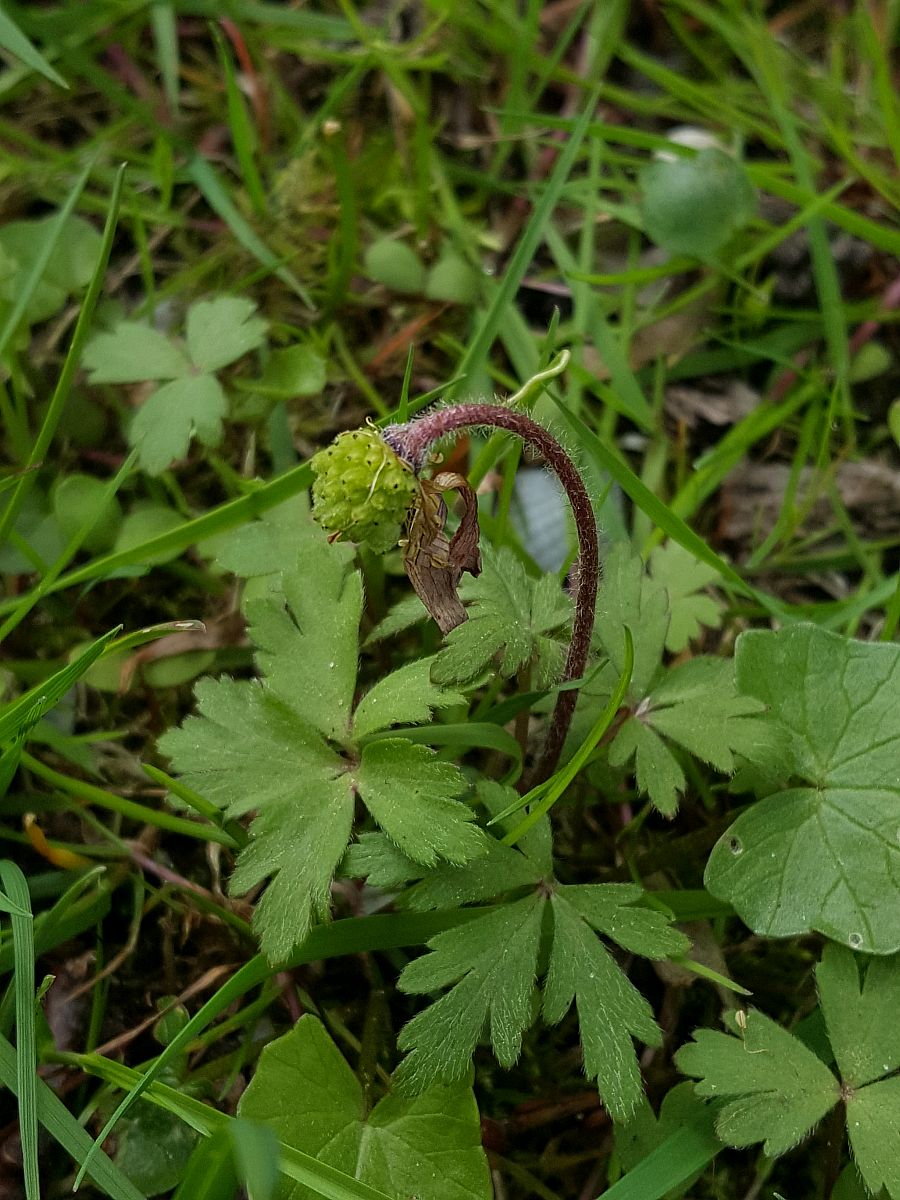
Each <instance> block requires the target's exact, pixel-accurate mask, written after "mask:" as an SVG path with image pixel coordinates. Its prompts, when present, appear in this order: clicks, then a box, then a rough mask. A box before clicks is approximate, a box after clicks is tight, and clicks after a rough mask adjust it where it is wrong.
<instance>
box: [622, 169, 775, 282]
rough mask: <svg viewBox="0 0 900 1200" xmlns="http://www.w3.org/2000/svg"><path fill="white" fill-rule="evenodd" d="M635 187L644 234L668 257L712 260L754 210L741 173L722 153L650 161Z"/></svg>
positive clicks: (751, 194) (749, 186)
mask: <svg viewBox="0 0 900 1200" xmlns="http://www.w3.org/2000/svg"><path fill="white" fill-rule="evenodd" d="M640 186H641V193H642V194H641V213H642V216H643V218H644V226H645V228H646V230H647V235H648V237H650V238H651V239H652V240H653V241H654V242H656V244H657V245H658V246H662V248H663V249H665V250H668V251H669V252H670V253H671V254H689V255H691V256H693V257H694V258H700V259H704V260H709V259H711V258H714V257H715V255H716V253H717V252H718V251H719V250H720V249H721V248H722V246H724V245H725V243H726V242H727V241H729V240H730V238H731V237H732V236H733V235H734V234H735V233H736V232H737V231H738V230H739V229H741V228H742V227H743V226H744V225H746V224H747V222H748V221H749V220H750V219H751V218H752V217H753V215H754V213H755V211H756V193H755V192H754V190H753V185H752V184H751V182H750V178H749V176H748V175H747V172H746V171H745V170H744V167H743V166H742V165H741V164H740V163H739V162H738V161H737V160H736V159H734V158H732V157H731V155H730V154H726V153H725V152H724V151H722V150H703V151H701V153H700V154H698V155H697V156H696V158H679V159H676V160H675V161H674V162H654V163H651V164H650V165H649V166H648V167H645V168H644V170H643V171H642V172H641V177H640Z"/></svg>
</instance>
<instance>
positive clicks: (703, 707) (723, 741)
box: [609, 658, 771, 816]
mask: <svg viewBox="0 0 900 1200" xmlns="http://www.w3.org/2000/svg"><path fill="white" fill-rule="evenodd" d="M764 707H765V706H764V705H763V704H762V702H761V701H759V700H755V699H753V697H750V696H742V695H740V694H739V693H738V690H737V687H736V686H735V682H734V671H733V667H732V664H731V663H730V662H729V661H728V660H727V659H721V658H693V659H690V660H689V661H688V662H686V663H683V664H682V665H681V666H678V667H673V668H672V669H671V670H669V671H667V672H666V674H665V675H664V676H663V677H662V679H661V680H660V682H659V683H658V684H657V685H656V686H655V687H654V688H653V689H652V690H651V691H650V692H649V693H648V694H647V695H646V696H645V697H644V699H643V700H642V701H641V703H640V704H639V705H638V708H637V711H636V714H635V715H634V716H633V717H630V718H629V719H628V720H627V721H626V722H625V723H624V724H623V726H622V728H621V729H620V730H619V732H618V734H617V735H616V738H615V741H614V742H613V744H612V746H611V748H610V753H609V761H610V763H611V764H612V765H613V766H623V765H624V764H625V763H627V762H628V760H629V759H630V758H631V756H632V755H634V756H635V759H636V767H635V772H636V777H637V783H638V787H639V788H640V790H641V791H644V792H646V793H647V794H648V795H649V796H650V799H651V800H652V801H653V804H654V805H655V807H656V808H658V809H659V810H660V812H662V813H665V814H666V815H667V816H671V815H672V814H673V813H674V812H675V809H676V808H677V806H678V798H679V795H680V793H681V792H682V791H683V790H684V786H685V781H684V775H683V772H682V770H681V767H680V766H679V764H678V761H677V759H676V758H675V757H674V755H673V754H672V752H671V750H669V748H668V747H667V746H666V745H665V741H671V742H675V743H677V744H678V745H680V746H682V747H683V748H684V749H685V750H687V751H689V752H690V753H691V754H693V755H694V756H695V757H696V758H699V759H702V760H703V761H705V762H708V763H709V764H710V766H712V767H715V768H716V770H718V771H722V772H724V773H726V774H731V772H732V771H733V770H734V767H735V754H742V755H745V756H748V757H750V756H752V755H758V754H759V753H760V750H761V747H763V746H766V745H769V744H770V742H771V737H770V736H769V735H768V730H767V728H766V726H765V723H764V722H762V721H760V720H758V716H759V714H760V713H761V712H762V711H763V709H764ZM664 739H665V740H664Z"/></svg>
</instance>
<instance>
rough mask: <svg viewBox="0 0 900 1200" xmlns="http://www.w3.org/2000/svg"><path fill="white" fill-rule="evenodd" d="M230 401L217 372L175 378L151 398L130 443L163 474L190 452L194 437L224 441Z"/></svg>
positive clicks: (130, 435) (153, 471)
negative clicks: (224, 423)
mask: <svg viewBox="0 0 900 1200" xmlns="http://www.w3.org/2000/svg"><path fill="white" fill-rule="evenodd" d="M227 411H228V401H227V400H226V398H225V393H224V392H223V391H222V385H221V384H220V383H219V381H218V379H216V378H215V376H214V375H193V376H190V377H189V378H187V379H173V380H172V381H171V383H164V384H163V385H162V387H159V388H157V389H156V391H155V392H151V394H150V395H149V396H148V397H147V399H146V400H145V401H144V403H143V404H142V405H141V407H140V408H139V409H138V411H137V413H136V414H135V417H134V420H133V421H132V422H131V425H130V427H129V430H128V443H129V445H131V446H134V447H136V448H137V452H138V462H139V463H140V465H141V466H142V467H143V468H144V470H145V471H147V472H149V473H150V474H151V475H159V474H160V473H161V472H163V471H165V470H166V468H167V467H169V466H171V464H172V463H173V462H174V461H175V460H176V459H178V458H184V456H185V455H186V454H187V451H188V446H189V445H190V443H191V439H192V438H194V437H196V438H197V439H198V440H199V441H201V442H202V443H203V444H204V446H217V445H218V444H219V442H220V441H221V440H222V422H223V420H224V418H225V414H226V413H227Z"/></svg>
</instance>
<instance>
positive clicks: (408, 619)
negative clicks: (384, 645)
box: [365, 596, 428, 646]
mask: <svg viewBox="0 0 900 1200" xmlns="http://www.w3.org/2000/svg"><path fill="white" fill-rule="evenodd" d="M427 616H428V609H427V608H426V607H425V605H424V604H423V603H422V601H421V600H420V599H419V597H418V596H404V597H403V599H402V600H398V601H397V603H396V604H395V605H394V606H393V608H391V609H390V611H389V612H388V614H387V616H386V617H384V618H383V620H381V621H379V622H378V624H377V625H376V626H375V628H374V629H373V630H372V632H371V633H370V634H369V636H368V637H367V638H366V641H365V644H366V645H367V646H372V645H374V644H375V643H376V642H383V641H385V639H386V638H392V637H396V636H397V634H398V633H405V632H406V630H407V629H412V628H413V627H414V626H415V625H419V624H421V622H422V621H424V620H425V619H426V617H427Z"/></svg>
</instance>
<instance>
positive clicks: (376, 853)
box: [340, 832, 428, 897]
mask: <svg viewBox="0 0 900 1200" xmlns="http://www.w3.org/2000/svg"><path fill="white" fill-rule="evenodd" d="M427 870H428V868H427V867H423V866H422V864H421V863H417V862H414V861H413V860H412V859H411V858H410V857H409V855H407V854H404V853H403V851H402V850H400V849H398V847H397V846H395V845H394V843H393V842H392V841H391V839H390V838H389V837H388V836H387V834H385V833H375V832H369V833H361V834H360V835H359V839H358V840H357V841H355V842H352V843H351V844H350V845H349V846H348V847H347V853H346V854H345V855H344V858H343V861H342V862H341V866H340V874H341V875H345V876H346V877H347V878H348V879H366V880H368V882H369V883H370V884H371V885H372V886H373V887H378V888H395V887H401V886H402V885H403V884H404V883H409V882H411V881H412V880H414V879H421V878H422V876H423V875H424V874H425V873H426V872H427ZM406 895H408V893H404V897H405V896H406Z"/></svg>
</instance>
